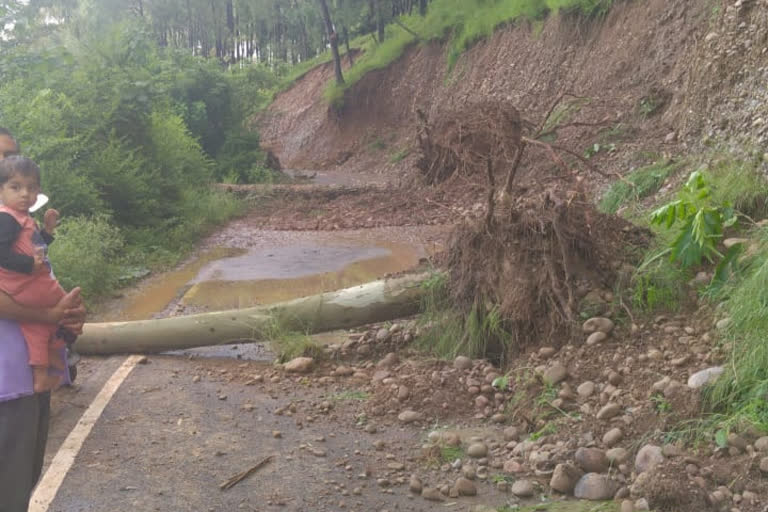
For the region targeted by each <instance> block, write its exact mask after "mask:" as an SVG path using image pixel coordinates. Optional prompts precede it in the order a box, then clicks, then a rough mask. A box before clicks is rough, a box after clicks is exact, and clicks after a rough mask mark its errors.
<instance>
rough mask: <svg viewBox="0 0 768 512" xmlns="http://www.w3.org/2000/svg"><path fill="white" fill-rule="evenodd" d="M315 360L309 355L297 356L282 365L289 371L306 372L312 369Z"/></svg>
mask: <svg viewBox="0 0 768 512" xmlns="http://www.w3.org/2000/svg"><path fill="white" fill-rule="evenodd" d="M314 364H315V360H314V359H312V358H311V357H297V358H295V359H291V360H290V361H288V362H287V363H285V364H284V365H283V369H284V370H285V371H287V372H289V373H306V372H308V371H309V370H311V369H312V366H314Z"/></svg>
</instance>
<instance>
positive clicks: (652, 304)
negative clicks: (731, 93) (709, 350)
mask: <svg viewBox="0 0 768 512" xmlns="http://www.w3.org/2000/svg"><path fill="white" fill-rule="evenodd" d="M761 165H762V162H761V159H760V158H755V159H754V160H744V159H738V158H735V157H733V156H731V155H729V154H724V153H717V152H714V153H711V154H709V155H706V156H705V158H704V159H702V161H701V162H698V163H696V164H694V163H693V162H687V163H686V162H680V163H679V164H675V165H673V166H670V165H669V163H664V162H656V163H654V164H652V165H650V166H648V167H645V168H642V169H639V170H637V171H634V172H633V173H630V174H629V175H627V176H626V177H625V180H624V181H617V182H615V183H614V184H613V185H612V186H611V187H610V188H609V189H608V190H607V191H606V192H605V194H604V195H603V196H602V199H601V200H600V206H601V207H602V208H603V209H604V210H606V211H616V210H618V209H619V208H622V213H623V214H624V215H626V216H627V217H628V218H630V219H631V220H632V221H633V222H635V223H638V224H641V225H644V226H647V227H648V228H650V229H652V230H653V232H654V234H655V235H656V236H655V239H654V242H653V243H652V245H651V246H650V247H649V249H648V251H647V253H646V254H645V256H644V259H643V262H642V263H641V264H640V265H639V267H638V269H637V271H636V273H635V275H634V277H633V279H632V283H631V285H630V290H629V293H630V294H631V296H632V298H633V302H634V306H635V307H636V308H638V309H640V310H642V311H646V312H648V313H655V312H661V311H674V310H681V309H683V308H686V307H688V308H690V307H691V305H690V304H686V302H687V301H688V298H689V296H688V293H687V291H686V290H687V289H688V286H687V285H688V284H693V285H694V287H695V289H696V290H697V293H698V294H699V300H700V301H703V302H704V303H709V304H710V305H711V307H712V309H713V311H714V312H715V315H716V317H715V319H714V320H725V321H724V322H723V325H726V327H725V328H724V329H722V330H721V331H720V333H721V334H720V339H719V340H717V341H716V342H717V343H719V344H721V346H722V347H723V348H724V349H725V350H726V353H727V354H728V357H727V362H726V364H724V368H725V370H726V371H725V373H724V375H723V376H722V377H721V378H720V379H718V380H717V381H716V383H715V384H714V385H713V386H711V387H709V388H708V389H707V390H705V398H706V400H705V405H706V410H705V411H703V413H704V414H703V416H702V418H701V420H699V421H696V422H693V423H691V422H689V423H688V424H686V425H681V426H680V427H679V428H680V429H681V431H685V433H686V434H685V435H686V436H688V437H691V436H692V437H693V438H702V437H706V438H708V439H712V438H713V436H714V437H715V438H716V437H717V436H720V437H723V436H724V435H725V433H727V432H729V431H731V430H739V429H744V428H749V427H752V428H757V429H759V430H761V431H766V430H768V405H766V401H765V396H766V393H768V346H766V344H765V332H766V331H768V310H767V309H766V304H768V292H766V290H768V263H766V262H768V227H766V226H765V224H764V223H761V222H760V220H761V219H764V218H765V217H766V215H768V207H767V205H768V203H767V202H766V201H768V182H767V181H766V180H765V178H764V176H763V175H762V174H761V172H760V168H761ZM670 182H671V183H678V185H677V186H676V187H675V188H674V189H673V191H672V192H671V194H663V195H661V196H660V197H659V196H657V197H656V202H655V203H649V202H647V201H643V198H645V197H646V196H649V195H650V194H652V193H654V192H655V191H657V190H658V189H659V188H661V186H662V185H664V184H669V183H670ZM729 238H730V239H732V240H734V241H737V239H740V240H743V241H741V242H740V243H734V242H731V243H729V244H728V245H729V247H726V246H725V245H724V244H723V242H724V241H725V240H726V239H729ZM697 276H698V277H697Z"/></svg>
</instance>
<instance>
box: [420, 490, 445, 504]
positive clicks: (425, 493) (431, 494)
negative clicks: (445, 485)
mask: <svg viewBox="0 0 768 512" xmlns="http://www.w3.org/2000/svg"><path fill="white" fill-rule="evenodd" d="M421 497H422V498H424V499H425V500H429V501H443V500H445V498H444V497H443V495H442V494H441V493H440V491H438V490H437V489H435V488H434V487H425V488H424V489H422V490H421Z"/></svg>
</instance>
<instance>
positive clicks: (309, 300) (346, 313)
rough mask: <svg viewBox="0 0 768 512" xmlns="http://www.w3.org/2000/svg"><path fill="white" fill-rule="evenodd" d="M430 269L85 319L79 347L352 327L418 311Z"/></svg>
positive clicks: (173, 344)
mask: <svg viewBox="0 0 768 512" xmlns="http://www.w3.org/2000/svg"><path fill="white" fill-rule="evenodd" d="M428 277H429V275H428V274H414V275H407V276H404V277H398V278H394V279H385V280H381V281H374V282H372V283H366V284H363V285H360V286H356V287H354V288H346V289H344V290H339V291H336V292H329V293H323V294H320V295H313V296H311V297H304V298H302V299H296V300H292V301H288V302H282V303H279V304H274V305H270V306H260V307H255V308H248V309H240V310H231V311H220V312H216V313H204V314H200V315H190V316H177V317H171V318H163V319H159V320H140V321H135V322H108V323H99V324H86V325H85V328H84V332H83V334H82V335H81V336H80V337H79V338H78V340H77V344H76V345H75V348H76V349H77V351H78V352H80V353H81V354H127V353H134V354H135V353H154V352H165V351H168V350H179V349H187V348H194V347H204V346H211V345H224V344H227V343H234V342H244V341H264V340H265V339H266V334H265V333H267V332H268V331H269V328H270V327H271V326H274V324H275V322H277V324H278V325H279V326H280V328H281V329H282V330H287V331H301V332H308V333H317V332H326V331H333V330H336V329H348V328H350V327H357V326H361V325H366V324H370V323H374V322H384V321H387V320H394V319H397V318H402V317H404V316H409V315H413V314H415V313H417V312H418V310H419V306H420V300H421V297H422V295H423V293H424V292H423V287H422V286H421V284H422V283H423V281H424V280H426V279H427V278H428Z"/></svg>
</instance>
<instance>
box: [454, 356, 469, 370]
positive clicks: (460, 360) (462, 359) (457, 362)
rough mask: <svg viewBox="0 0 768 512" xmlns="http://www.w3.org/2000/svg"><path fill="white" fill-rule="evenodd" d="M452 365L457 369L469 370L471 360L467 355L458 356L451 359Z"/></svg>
mask: <svg viewBox="0 0 768 512" xmlns="http://www.w3.org/2000/svg"><path fill="white" fill-rule="evenodd" d="M453 367H454V368H456V369H457V370H469V369H470V368H472V360H471V359H470V358H468V357H467V356H458V357H456V359H454V360H453Z"/></svg>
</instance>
